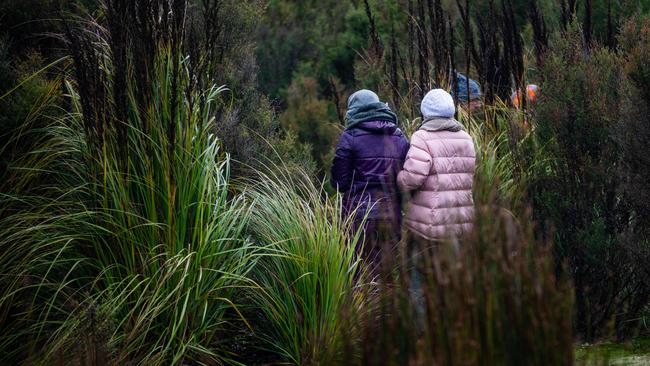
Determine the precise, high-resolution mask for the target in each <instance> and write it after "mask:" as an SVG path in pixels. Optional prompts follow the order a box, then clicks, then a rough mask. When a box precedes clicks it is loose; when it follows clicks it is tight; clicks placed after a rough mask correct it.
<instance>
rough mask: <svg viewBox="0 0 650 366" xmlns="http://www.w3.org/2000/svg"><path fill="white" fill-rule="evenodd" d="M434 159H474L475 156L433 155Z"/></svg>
mask: <svg viewBox="0 0 650 366" xmlns="http://www.w3.org/2000/svg"><path fill="white" fill-rule="evenodd" d="M434 159H476V156H435V157H434Z"/></svg>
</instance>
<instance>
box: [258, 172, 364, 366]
mask: <svg viewBox="0 0 650 366" xmlns="http://www.w3.org/2000/svg"><path fill="white" fill-rule="evenodd" d="M249 197H250V200H251V202H252V203H253V208H252V212H253V217H252V225H251V231H252V233H253V236H254V238H256V239H257V240H259V241H260V242H261V243H262V244H263V246H264V247H266V248H268V250H269V251H268V253H267V254H266V255H265V256H264V258H262V259H261V261H260V264H259V267H258V268H257V269H256V271H255V273H256V275H255V279H256V281H257V283H258V284H259V285H260V287H261V288H262V289H263V290H262V291H253V301H254V303H255V304H256V305H257V307H258V309H259V311H260V312H261V313H262V318H261V319H260V320H259V324H257V329H258V332H261V334H260V336H261V337H262V339H263V340H264V342H265V343H266V347H271V349H272V350H274V351H275V352H277V353H278V354H279V355H280V356H281V357H282V358H283V359H284V360H286V361H289V362H291V363H292V364H294V363H295V364H297V365H331V364H333V363H336V362H347V360H349V357H350V355H349V354H345V352H344V348H343V345H344V344H345V342H346V341H349V340H346V339H345V338H344V337H345V336H347V335H349V334H350V333H351V332H354V325H352V324H349V323H345V320H346V317H345V316H344V315H350V314H355V313H356V312H358V311H359V310H360V309H361V307H363V306H364V296H363V293H362V292H360V291H359V290H358V289H357V286H359V284H360V283H361V282H360V280H361V279H363V277H364V276H363V274H362V273H361V272H362V270H361V269H360V266H359V262H358V261H357V259H356V258H355V254H354V248H355V246H356V243H357V242H358V241H359V238H360V237H359V235H360V233H359V232H354V231H353V229H352V228H353V218H352V217H343V216H342V215H343V213H342V200H341V198H340V197H332V198H330V197H327V195H326V194H324V192H323V191H322V188H320V189H319V188H318V187H316V186H315V185H314V184H313V183H312V181H311V179H310V177H309V176H308V175H305V174H304V173H300V172H299V173H297V174H296V173H294V174H291V175H288V174H287V173H286V172H285V173H284V174H280V175H265V174H260V176H259V178H258V179H256V182H253V183H252V186H251V189H250V192H249ZM355 280H356V281H357V282H356V283H355Z"/></svg>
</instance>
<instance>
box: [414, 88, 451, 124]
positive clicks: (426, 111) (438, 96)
mask: <svg viewBox="0 0 650 366" xmlns="http://www.w3.org/2000/svg"><path fill="white" fill-rule="evenodd" d="M420 110H421V111H422V117H424V119H428V118H436V117H437V118H452V117H453V116H454V114H455V113H456V107H455V106H454V98H452V97H451V95H449V93H447V92H446V91H444V90H442V89H433V90H431V91H430V92H428V93H427V95H426V96H425V97H424V99H423V100H422V106H421V107H420Z"/></svg>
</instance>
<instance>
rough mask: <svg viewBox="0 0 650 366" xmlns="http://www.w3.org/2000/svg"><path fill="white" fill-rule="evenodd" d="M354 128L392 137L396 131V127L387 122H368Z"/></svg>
mask: <svg viewBox="0 0 650 366" xmlns="http://www.w3.org/2000/svg"><path fill="white" fill-rule="evenodd" d="M356 128H358V129H360V130H364V131H370V132H373V133H382V134H384V135H392V134H394V133H395V131H397V125H395V124H394V123H393V122H389V121H368V122H361V123H359V124H358V125H357V126H356Z"/></svg>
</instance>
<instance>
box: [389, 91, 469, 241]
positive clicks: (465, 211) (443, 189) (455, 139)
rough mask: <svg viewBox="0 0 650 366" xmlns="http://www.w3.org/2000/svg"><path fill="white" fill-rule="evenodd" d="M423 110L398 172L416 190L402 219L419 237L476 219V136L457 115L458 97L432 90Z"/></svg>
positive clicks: (463, 228)
mask: <svg viewBox="0 0 650 366" xmlns="http://www.w3.org/2000/svg"><path fill="white" fill-rule="evenodd" d="M421 110H422V118H423V123H422V126H421V127H420V129H419V130H418V131H417V132H415V133H414V134H413V136H412V137H411V148H410V149H409V152H408V155H407V156H406V162H405V163H404V168H403V170H402V171H401V172H400V173H399V176H398V178H397V182H398V184H399V186H400V188H401V189H402V190H403V191H410V192H411V193H412V199H411V202H410V203H409V207H408V212H407V214H406V217H405V220H404V222H405V225H406V227H407V228H408V229H409V231H410V232H412V233H413V234H415V235H416V236H418V237H420V238H421V239H425V240H441V239H445V238H447V237H459V236H461V235H463V234H464V233H467V232H468V231H470V230H471V229H472V222H473V219H474V200H473V198H472V186H473V180H474V167H475V163H476V153H475V151H474V142H473V141H472V138H471V137H470V136H469V135H468V134H467V132H465V131H463V128H462V126H461V124H460V123H459V122H458V121H456V120H455V119H454V114H455V112H456V108H455V106H454V100H453V98H452V97H451V95H449V93H447V92H446V91H444V90H442V89H435V90H432V91H430V92H429V93H428V94H427V95H426V96H425V97H424V100H423V101H422V107H421Z"/></svg>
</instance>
